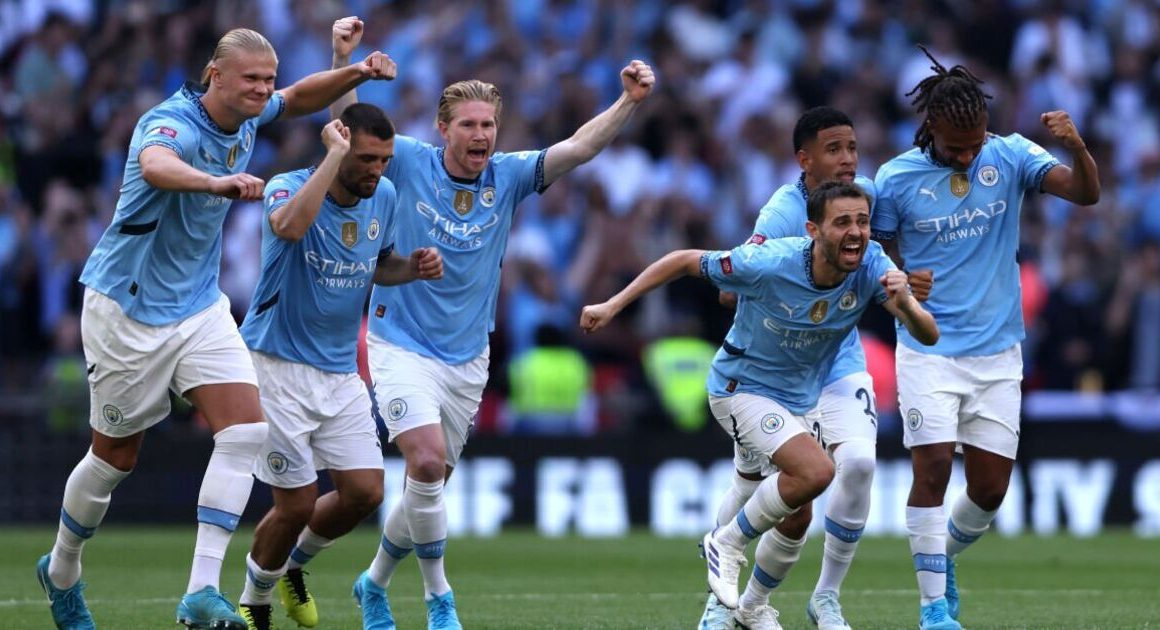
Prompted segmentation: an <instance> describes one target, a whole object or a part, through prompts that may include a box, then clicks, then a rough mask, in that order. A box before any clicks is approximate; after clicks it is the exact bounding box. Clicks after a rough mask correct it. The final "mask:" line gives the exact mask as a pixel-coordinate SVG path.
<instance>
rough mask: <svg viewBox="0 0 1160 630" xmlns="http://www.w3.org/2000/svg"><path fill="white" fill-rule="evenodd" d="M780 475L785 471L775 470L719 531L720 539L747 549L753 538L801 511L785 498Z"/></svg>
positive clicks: (717, 536)
mask: <svg viewBox="0 0 1160 630" xmlns="http://www.w3.org/2000/svg"><path fill="white" fill-rule="evenodd" d="M779 477H781V473H775V474H773V475H771V476H770V477H767V478H766V479H765V480H763V481H762V482H761V484H759V485H758V486H757V491H756V492H754V493H753V496H751V497H749V500H748V501H746V502H745V505H744V506H742V507H741V509H740V510H738V511H737V516H736V517H735V518H734V519H733V520H731V521H729V524H728V525H726V526H724V527H721V528H720V529H718V530H717V534H716V538H717V540H718V541H720V542H722V543H725V544H727V545H732V546H734V547H739V548H742V549H744V548H745V547H746V546H747V545H748V544H749V541H751V540H753V539H754V538H757V537H758V536H760V535H762V534H764V533H765V532H767V531H769V530H770V529H773V527H774V526H775V525H777V524H778V523H780V522H782V520H784V519H785V517H787V516H789V515H790V514H793V513H794V512H796V511H797V508H790V507H789V506H788V505H786V504H785V501H784V500H782V498H781V492H780V491H779V490H778V489H777V480H778V478H779Z"/></svg>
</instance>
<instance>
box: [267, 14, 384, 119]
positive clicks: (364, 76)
mask: <svg viewBox="0 0 1160 630" xmlns="http://www.w3.org/2000/svg"><path fill="white" fill-rule="evenodd" d="M350 19H352V18H343V20H350ZM353 19H354V20H356V21H357V20H358V18H353ZM343 20H339V21H338V22H342V21H343ZM338 22H335V26H334V29H337V28H338ZM358 23H359V25H360V35H359V38H360V39H361V24H362V22H358ZM333 37H334V34H333V30H332V38H333ZM355 45H357V42H355V44H352V45H351V47H350V50H352V51H353V50H354V46H355ZM336 54H337V52H336ZM346 58H347V60H348V61H349V59H350V52H347V53H346ZM397 71H398V67H397V66H396V65H395V62H394V61H393V60H392V59H391V58H390V56H388V55H387V54H386V53H383V52H379V51H377V50H376V51H374V52H372V53H371V54H370V55H368V56H367V58H366V59H364V60H362V61H360V62H358V63H346V64H343V65H342V66H338V67H334V68H332V69H330V70H324V71H322V72H316V73H314V74H312V75H310V76H308V77H306V78H304V79H302V80H300V81H298V82H297V83H295V84H294V85H291V86H290V87H288V88H285V89H283V90H279V92H281V93H282V96H283V98H285V100H286V110H285V114H286V115H287V116H302V115H305V114H313V113H314V112H316V111H318V110H320V109H322V108H324V107H326V106H328V105H331V104H332V103H334V102H335V101H336V100H338V99H339V97H341V96H343V95H345V94H347V93H348V92H351V91H353V90H354V88H355V87H357V86H359V85H361V84H362V82H363V81H367V80H380V81H390V80H392V79H394V78H395V74H396V72H397Z"/></svg>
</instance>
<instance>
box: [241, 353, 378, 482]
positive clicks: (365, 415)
mask: <svg viewBox="0 0 1160 630" xmlns="http://www.w3.org/2000/svg"><path fill="white" fill-rule="evenodd" d="M253 357H254V369H255V370H257V373H258V383H259V384H260V385H261V388H260V390H259V391H260V393H261V398H262V412H263V413H264V414H265V416H266V423H267V424H268V425H270V432H269V434H268V435H267V437H266V443H265V444H263V445H262V450H261V451H259V452H258V458H257V459H256V460H255V461H254V476H255V477H257V478H258V479H259V480H261V481H262V482H263V483H266V484H267V485H270V486H274V487H276V488H301V487H302V486H306V485H310V484H312V483H314V482H315V481H317V480H318V474H317V473H316V472H315V471H317V470H361V469H378V470H382V468H383V451H382V447H381V445H380V443H379V435H378V428H377V427H376V426H375V419H374V416H373V415H372V414H371V396H370V394H369V393H368V392H367V386H366V384H365V383H363V381H362V379H361V378H359V376H358V374H356V373H350V374H336V373H334V372H326V371H323V370H320V369H318V368H316V367H314V366H312V365H307V364H305V363H297V362H294V361H286V360H284V359H281V358H278V357H275V356H273V355H269V354H265V353H262V352H254V353H253Z"/></svg>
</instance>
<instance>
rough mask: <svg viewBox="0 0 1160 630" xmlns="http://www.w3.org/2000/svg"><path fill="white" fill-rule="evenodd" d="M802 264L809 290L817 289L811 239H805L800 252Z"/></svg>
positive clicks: (812, 240)
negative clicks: (803, 247) (804, 244)
mask: <svg viewBox="0 0 1160 630" xmlns="http://www.w3.org/2000/svg"><path fill="white" fill-rule="evenodd" d="M803 188H804V186H803ZM802 264H804V265H805V267H806V280H807V281H808V282H809V283H810V288H811V289H818V283H817V282H814V239H812V238H811V239H806V246H805V249H803V250H802Z"/></svg>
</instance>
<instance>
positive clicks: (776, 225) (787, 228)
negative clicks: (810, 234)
mask: <svg viewBox="0 0 1160 630" xmlns="http://www.w3.org/2000/svg"><path fill="white" fill-rule="evenodd" d="M789 214H791V213H788V212H783V211H781V210H779V209H778V208H777V207H776V206H766V207H764V208H762V209H761V214H759V215H757V225H755V226H754V227H753V237H754V238H751V239H749V240H750V242H751V243H757V244H759V245H760V244H761V243H762V242H764V241H765V240H766V239H772V238H786V237H787V236H802V235H803V234H805V230H806V228H805V225H804V224H803V225H794V223H795V222H794V221H791V220H790V217H789V216H788V215H789ZM758 237H760V238H758Z"/></svg>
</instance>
